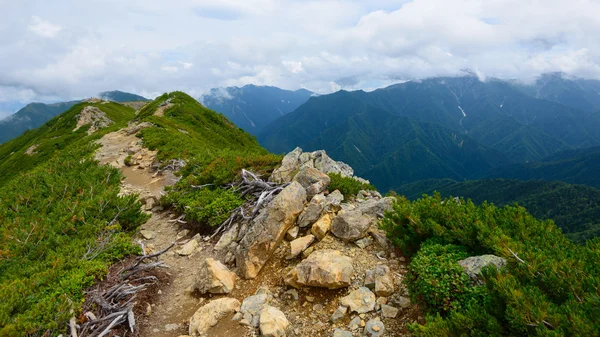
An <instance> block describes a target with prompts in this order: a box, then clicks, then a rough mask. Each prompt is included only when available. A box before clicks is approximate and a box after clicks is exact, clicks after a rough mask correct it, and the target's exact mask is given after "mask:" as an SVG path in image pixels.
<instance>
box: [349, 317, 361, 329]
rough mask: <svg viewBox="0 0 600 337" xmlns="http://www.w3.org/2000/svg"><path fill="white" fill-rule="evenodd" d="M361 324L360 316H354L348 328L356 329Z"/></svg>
mask: <svg viewBox="0 0 600 337" xmlns="http://www.w3.org/2000/svg"><path fill="white" fill-rule="evenodd" d="M359 326H360V318H359V317H354V318H353V319H352V320H351V321H350V323H348V329H350V330H352V331H354V330H356V329H358V328H359Z"/></svg>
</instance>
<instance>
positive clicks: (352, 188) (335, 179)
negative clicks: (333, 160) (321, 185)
mask: <svg viewBox="0 0 600 337" xmlns="http://www.w3.org/2000/svg"><path fill="white" fill-rule="evenodd" d="M328 175H329V178H331V184H329V190H330V191H335V190H340V192H342V194H343V195H344V200H350V199H352V198H354V197H356V195H357V194H358V192H360V191H361V190H365V191H368V190H370V191H374V190H375V187H374V186H373V185H371V184H365V183H361V182H360V181H358V180H356V179H354V178H350V177H343V176H342V175H341V174H339V173H329V174H328Z"/></svg>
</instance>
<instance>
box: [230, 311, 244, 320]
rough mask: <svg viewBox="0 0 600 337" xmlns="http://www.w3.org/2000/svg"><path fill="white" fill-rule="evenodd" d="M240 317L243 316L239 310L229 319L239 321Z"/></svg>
mask: <svg viewBox="0 0 600 337" xmlns="http://www.w3.org/2000/svg"><path fill="white" fill-rule="evenodd" d="M242 318H244V315H242V313H241V312H238V313H236V314H235V315H233V318H231V320H232V321H241V320H242Z"/></svg>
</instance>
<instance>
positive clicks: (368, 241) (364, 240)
mask: <svg viewBox="0 0 600 337" xmlns="http://www.w3.org/2000/svg"><path fill="white" fill-rule="evenodd" d="M372 243H373V239H371V238H370V237H368V236H367V237H364V238H362V239H360V240H356V241H354V244H355V245H357V246H358V248H361V249H365V248H367V247H369V246H370V245H371V244H372Z"/></svg>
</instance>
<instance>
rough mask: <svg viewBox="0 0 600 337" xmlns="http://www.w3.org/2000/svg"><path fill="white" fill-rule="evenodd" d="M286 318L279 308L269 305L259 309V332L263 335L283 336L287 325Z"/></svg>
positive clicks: (267, 336) (271, 336)
mask: <svg viewBox="0 0 600 337" xmlns="http://www.w3.org/2000/svg"><path fill="white" fill-rule="evenodd" d="M289 324H290V323H289V322H288V320H287V318H286V317H285V315H284V313H283V312H281V310H279V309H277V308H275V307H272V306H270V305H267V306H265V307H264V308H263V309H262V310H261V311H260V333H261V336H264V337H285V336H286V333H285V330H286V329H287V327H288V325H289Z"/></svg>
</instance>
